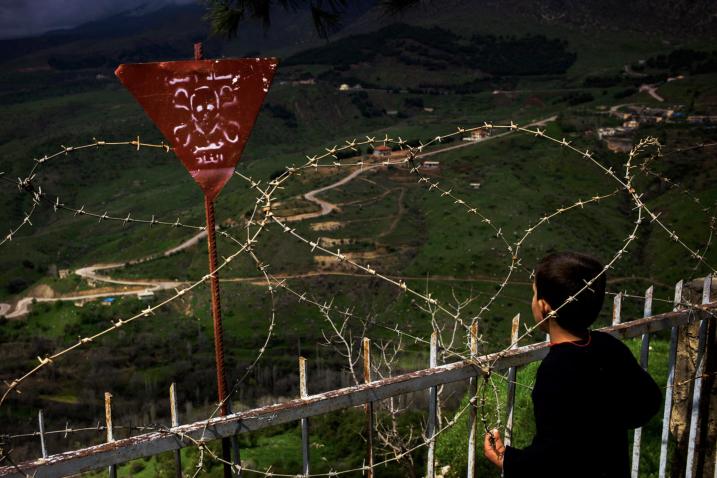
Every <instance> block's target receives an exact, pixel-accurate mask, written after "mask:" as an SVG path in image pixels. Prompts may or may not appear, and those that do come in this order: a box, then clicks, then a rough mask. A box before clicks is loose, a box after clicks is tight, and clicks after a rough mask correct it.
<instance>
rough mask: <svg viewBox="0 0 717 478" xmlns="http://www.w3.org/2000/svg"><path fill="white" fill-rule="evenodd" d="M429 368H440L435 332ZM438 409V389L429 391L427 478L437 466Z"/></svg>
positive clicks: (432, 476) (431, 476)
mask: <svg viewBox="0 0 717 478" xmlns="http://www.w3.org/2000/svg"><path fill="white" fill-rule="evenodd" d="M428 366H429V367H431V368H434V367H437V366H438V334H437V333H436V332H435V331H434V332H433V333H432V334H431V351H430V356H429V363H428ZM437 408H438V387H430V388H429V389H428V423H427V424H426V435H427V437H428V440H429V441H428V459H427V462H426V478H434V476H435V474H436V472H435V466H436V438H435V434H436V413H437Z"/></svg>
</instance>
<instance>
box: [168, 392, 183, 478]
mask: <svg viewBox="0 0 717 478" xmlns="http://www.w3.org/2000/svg"><path fill="white" fill-rule="evenodd" d="M169 415H170V417H171V419H172V428H174V427H178V426H179V412H178V411H177V387H176V384H175V383H174V382H172V384H171V385H170V386H169ZM174 476H176V478H182V453H181V452H180V450H174Z"/></svg>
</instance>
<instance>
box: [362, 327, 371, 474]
mask: <svg viewBox="0 0 717 478" xmlns="http://www.w3.org/2000/svg"><path fill="white" fill-rule="evenodd" d="M363 380H364V383H371V382H372V380H371V339H369V338H368V337H364V338H363ZM364 410H365V411H366V468H365V470H366V476H367V477H368V478H373V402H368V403H367V404H366V405H364Z"/></svg>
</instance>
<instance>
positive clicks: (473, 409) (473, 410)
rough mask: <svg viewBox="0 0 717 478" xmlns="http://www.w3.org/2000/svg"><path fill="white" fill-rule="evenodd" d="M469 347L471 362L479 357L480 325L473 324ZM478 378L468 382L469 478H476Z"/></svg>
mask: <svg viewBox="0 0 717 478" xmlns="http://www.w3.org/2000/svg"><path fill="white" fill-rule="evenodd" d="M468 345H469V348H470V352H471V360H475V358H476V357H477V356H478V323H477V322H473V323H472V324H471V329H470V337H469V339H468ZM478 378H479V376H478V375H476V376H474V377H471V378H470V380H469V382H468V397H470V398H469V399H470V403H471V406H470V415H469V416H468V474H467V477H468V478H475V476H476V434H477V431H478V430H477V426H478V400H477V395H478Z"/></svg>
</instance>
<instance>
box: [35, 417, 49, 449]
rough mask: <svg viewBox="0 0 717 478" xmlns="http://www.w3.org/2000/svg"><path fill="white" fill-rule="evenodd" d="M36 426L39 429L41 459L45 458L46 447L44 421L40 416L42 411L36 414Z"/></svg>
mask: <svg viewBox="0 0 717 478" xmlns="http://www.w3.org/2000/svg"><path fill="white" fill-rule="evenodd" d="M37 425H38V427H39V428H40V448H41V450H42V457H43V458H47V447H46V446H45V419H44V417H43V416H42V410H39V411H38V412H37Z"/></svg>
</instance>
